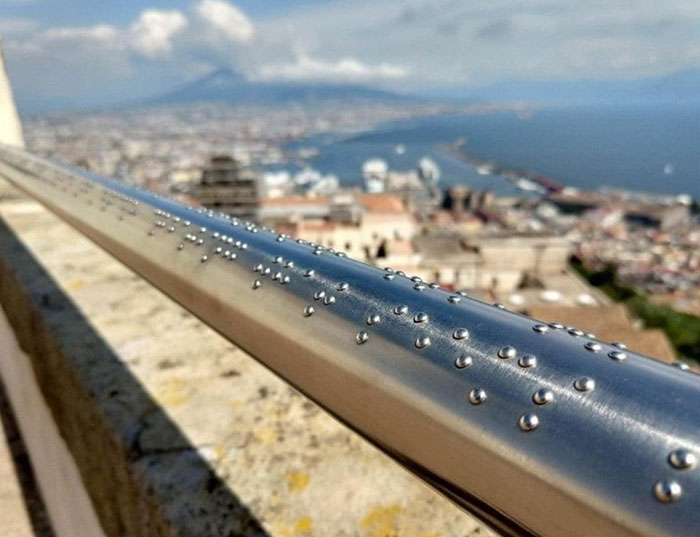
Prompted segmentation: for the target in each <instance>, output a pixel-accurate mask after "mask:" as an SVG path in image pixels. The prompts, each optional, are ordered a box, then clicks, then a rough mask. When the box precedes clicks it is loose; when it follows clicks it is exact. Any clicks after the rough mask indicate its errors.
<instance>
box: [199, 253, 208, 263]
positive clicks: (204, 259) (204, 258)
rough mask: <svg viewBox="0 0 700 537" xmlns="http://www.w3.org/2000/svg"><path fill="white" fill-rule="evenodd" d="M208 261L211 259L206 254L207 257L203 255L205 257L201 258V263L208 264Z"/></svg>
mask: <svg viewBox="0 0 700 537" xmlns="http://www.w3.org/2000/svg"><path fill="white" fill-rule="evenodd" d="M207 259H209V256H208V255H206V254H205V255H203V256H202V257H201V258H200V261H201V262H202V263H206V262H207Z"/></svg>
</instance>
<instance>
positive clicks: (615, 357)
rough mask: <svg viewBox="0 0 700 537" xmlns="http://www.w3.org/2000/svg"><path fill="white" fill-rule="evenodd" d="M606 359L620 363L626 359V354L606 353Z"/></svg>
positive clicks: (619, 352) (617, 352)
mask: <svg viewBox="0 0 700 537" xmlns="http://www.w3.org/2000/svg"><path fill="white" fill-rule="evenodd" d="M608 357H610V358H612V359H613V360H615V361H617V362H622V361H623V360H626V359H627V354H625V353H624V352H622V351H610V352H609V353H608Z"/></svg>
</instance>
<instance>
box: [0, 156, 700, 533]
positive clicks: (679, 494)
mask: <svg viewBox="0 0 700 537" xmlns="http://www.w3.org/2000/svg"><path fill="white" fill-rule="evenodd" d="M0 176H2V177H5V178H7V179H9V180H10V181H11V182H12V183H14V184H15V185H16V186H17V187H19V188H21V189H22V190H24V191H25V192H27V193H28V194H29V195H31V196H33V197H34V198H36V199H37V200H39V201H40V202H42V203H43V204H44V205H46V206H47V207H48V208H49V209H51V210H52V211H53V212H55V213H56V214H58V215H59V216H60V217H62V218H64V219H65V220H66V221H68V222H69V223H71V224H72V225H73V226H74V227H75V228H77V229H78V230H79V231H81V232H82V233H84V234H85V235H87V236H88V237H90V238H91V239H92V240H94V241H95V242H96V243H97V244H99V245H101V246H102V247H103V248H105V249H106V250H107V251H109V252H111V253H112V254H113V255H115V256H116V257H117V258H119V259H120V260H121V261H123V262H124V263H125V264H126V265H128V266H130V267H131V268H132V269H133V270H135V271H136V272H138V273H139V274H141V275H142V276H143V277H144V278H146V279H147V280H149V281H150V282H151V283H153V284H154V285H155V286H157V287H158V288H160V289H161V290H163V291H164V292H166V293H167V294H168V295H170V296H171V297H172V298H174V299H175V300H177V301H178V302H179V303H181V304H182V305H183V306H185V307H186V308H188V309H189V310H190V311H192V312H193V313H195V314H196V315H198V316H199V317H200V318H201V319H202V320H203V321H204V322H206V323H208V324H209V325H211V326H212V327H214V328H215V329H217V330H218V331H219V332H221V333H222V334H223V335H225V336H226V337H227V338H229V339H230V340H231V341H233V342H234V343H236V344H237V345H238V346H240V347H241V348H243V349H245V350H246V351H247V352H249V353H250V354H251V355H252V356H254V357H255V358H256V359H258V360H259V361H260V362H262V363H263V364H265V365H266V366H267V367H269V368H270V369H271V370H273V371H274V372H276V373H277V374H278V375H279V376H281V377H282V378H284V379H285V380H287V381H288V382H290V383H291V384H292V385H294V386H295V387H297V388H298V389H300V390H301V391H303V392H304V393H306V394H307V395H308V396H309V397H311V398H312V399H314V400H315V401H317V402H318V403H319V404H320V405H322V406H323V407H324V408H326V409H327V410H328V411H329V412H331V413H332V414H333V415H334V416H336V417H337V418H339V419H340V420H342V421H343V422H344V423H346V424H347V425H348V426H350V427H352V428H353V429H354V430H356V431H358V432H359V433H360V434H362V435H363V436H364V437H365V438H367V439H368V440H369V441H371V442H372V443H374V444H375V445H376V446H378V447H379V448H381V449H382V450H384V451H385V452H386V453H388V454H389V455H391V456H392V457H394V458H395V459H396V460H398V461H399V462H400V463H402V464H403V465H405V466H406V467H407V468H409V469H410V470H412V471H413V472H415V473H416V474H417V475H418V476H420V477H421V478H423V479H424V480H426V481H428V482H429V483H430V484H431V485H433V486H434V487H436V488H437V489H439V490H440V491H442V492H443V493H444V494H446V495H448V496H449V497H450V498H451V499H452V500H454V501H455V502H457V503H459V504H460V505H462V506H463V507H465V508H466V509H468V510H470V511H471V512H473V513H475V514H477V515H478V516H479V517H481V518H482V519H483V520H485V521H487V522H488V523H489V524H491V525H492V526H493V527H494V528H496V529H497V530H498V531H500V532H501V533H502V534H504V535H542V536H553V537H554V536H557V537H559V536H564V535H570V536H591V535H595V536H608V535H609V536H612V535H615V536H630V535H643V536H649V537H651V536H654V537H658V536H670V535H679V536H688V537H690V536H694V537H695V536H698V535H700V468H698V464H697V457H698V456H700V377H698V376H697V375H694V374H692V373H689V372H686V371H682V370H680V369H678V368H675V367H671V366H669V365H667V364H663V363H661V362H657V361H654V360H651V359H648V358H645V357H643V356H640V355H637V354H634V353H632V352H629V351H627V350H626V349H625V347H624V346H623V345H622V344H608V343H604V342H602V341H597V340H596V339H594V338H593V337H592V335H587V334H584V333H583V332H580V331H578V330H576V329H568V328H564V327H562V326H561V325H557V324H549V325H548V324H544V323H540V322H537V321H534V320H532V319H529V318H527V317H524V316H521V315H518V314H515V313H512V312H509V311H506V310H502V309H499V308H498V307H494V306H492V305H489V304H485V303H482V302H479V301H475V300H472V299H469V298H467V297H465V296H462V295H459V294H453V293H449V292H446V291H444V290H442V289H440V288H438V287H436V286H434V285H428V284H426V283H423V282H421V281H418V280H417V279H415V278H414V279H411V278H409V277H407V276H404V275H403V274H401V273H398V272H394V271H392V270H390V269H385V270H382V269H378V268H374V267H370V266H368V265H365V264H362V263H359V262H356V261H353V260H351V259H348V258H346V257H345V256H344V255H343V254H342V253H339V252H334V251H333V250H331V249H326V248H323V247H321V246H317V245H314V244H310V243H307V242H304V241H302V240H297V241H294V240H291V239H290V238H289V237H286V236H284V235H278V234H276V233H274V232H272V231H270V230H266V229H263V228H260V227H258V226H257V225H255V224H253V223H250V222H244V221H241V220H237V219H235V218H229V217H226V216H221V215H217V214H214V213H212V212H210V211H206V210H203V209H198V208H193V207H188V206H184V205H181V204H179V203H176V202H174V201H172V200H170V199H166V198H163V197H159V196H157V195H154V194H152V193H149V192H145V191H143V190H139V189H137V188H134V187H131V186H128V185H126V184H124V183H120V182H116V181H113V180H108V179H104V178H101V177H97V176H94V175H92V174H89V173H87V172H84V171H80V170H77V169H74V168H71V167H69V166H66V165H62V164H59V163H55V162H50V161H47V160H44V159H41V158H38V157H36V156H33V155H31V154H29V153H26V152H23V151H20V150H17V149H11V148H7V147H0ZM125 314H127V312H125ZM338 486H342V483H339V484H338ZM377 486H381V484H380V483H378V484H377Z"/></svg>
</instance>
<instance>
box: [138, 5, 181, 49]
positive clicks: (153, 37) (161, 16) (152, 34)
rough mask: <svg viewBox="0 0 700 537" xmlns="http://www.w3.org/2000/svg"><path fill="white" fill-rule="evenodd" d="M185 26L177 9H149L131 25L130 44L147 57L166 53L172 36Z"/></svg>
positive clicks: (170, 45) (170, 44)
mask: <svg viewBox="0 0 700 537" xmlns="http://www.w3.org/2000/svg"><path fill="white" fill-rule="evenodd" d="M186 26H187V19H186V18H185V16H184V15H183V14H182V13H180V12H179V11H158V10H155V9H149V10H147V11H144V12H143V13H141V15H140V16H139V18H138V20H137V21H136V22H134V23H133V24H132V25H131V30H130V34H131V46H132V47H133V49H134V50H136V51H138V52H140V53H142V54H143V55H144V56H146V57H148V58H156V57H158V56H162V55H166V54H168V53H169V52H170V51H171V50H172V38H173V37H174V36H175V35H177V34H178V33H180V32H182V31H183V30H184V29H185V27H186Z"/></svg>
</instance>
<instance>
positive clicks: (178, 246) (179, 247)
mask: <svg viewBox="0 0 700 537" xmlns="http://www.w3.org/2000/svg"><path fill="white" fill-rule="evenodd" d="M184 247H185V245H184V244H182V243H180V244H178V245H177V249H178V250H182V249H183V248H184Z"/></svg>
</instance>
